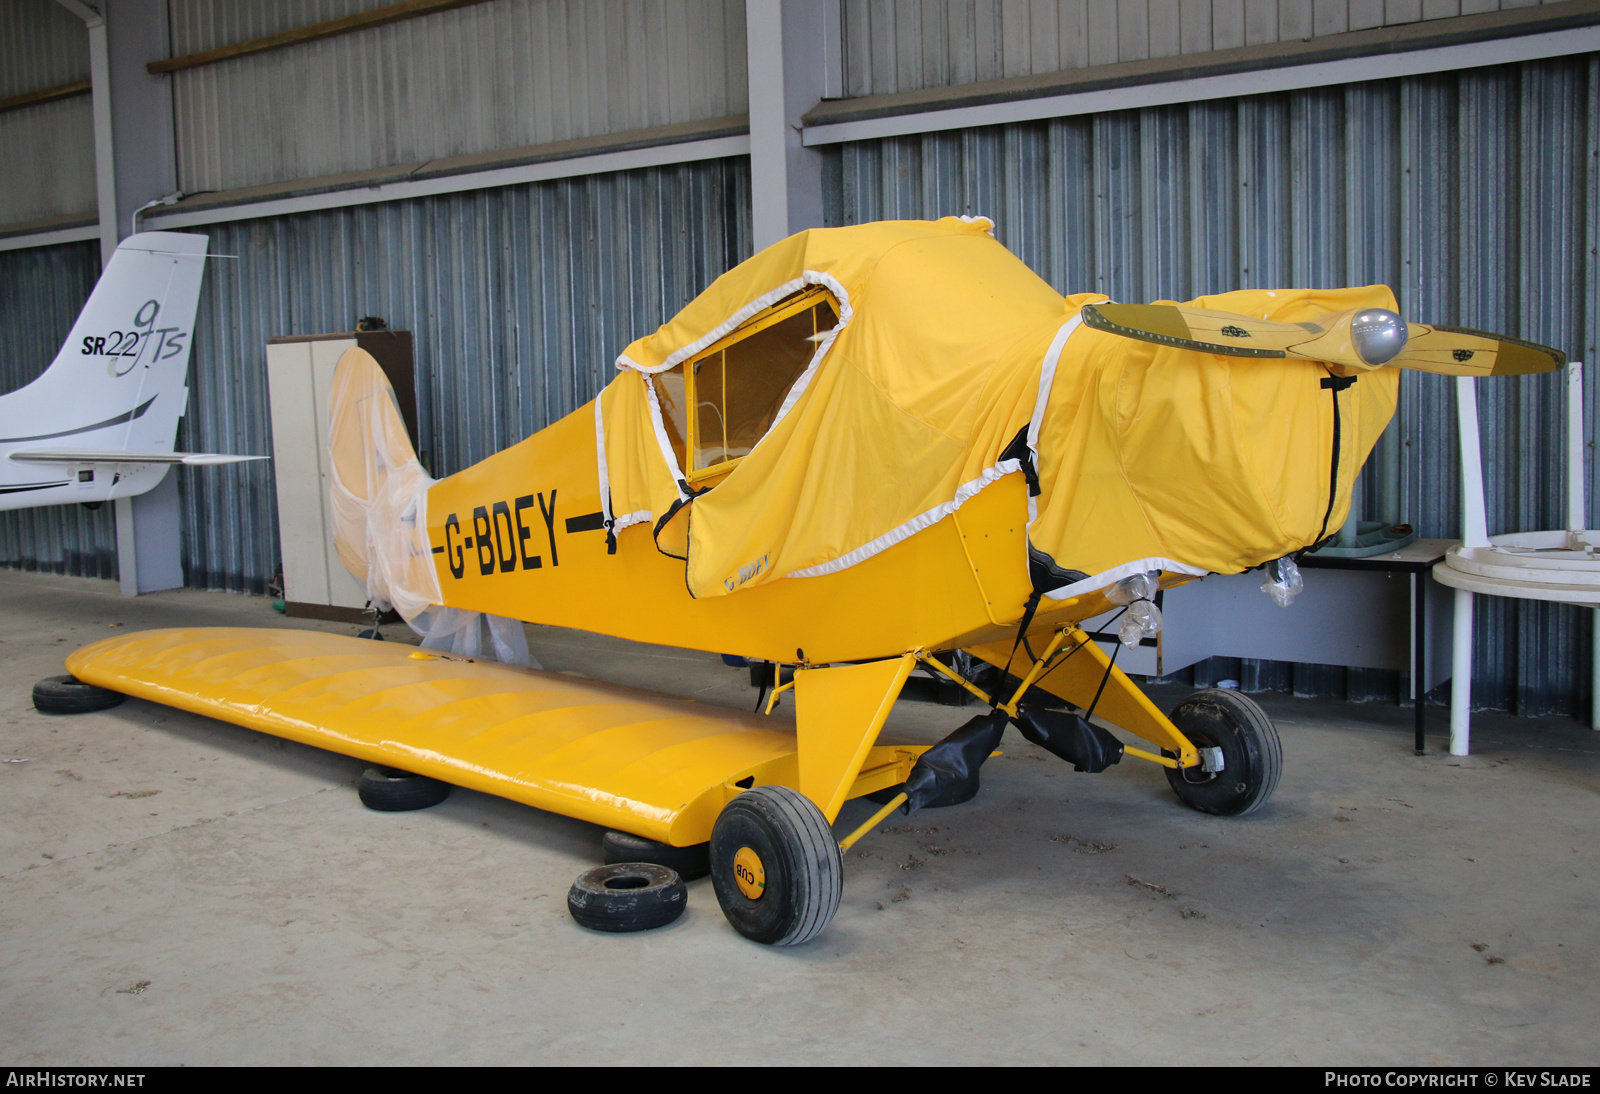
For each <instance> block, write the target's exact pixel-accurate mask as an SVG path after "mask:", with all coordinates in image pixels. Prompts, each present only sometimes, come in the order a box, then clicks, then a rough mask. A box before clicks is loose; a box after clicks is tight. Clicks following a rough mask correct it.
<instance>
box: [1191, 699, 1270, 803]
mask: <svg viewBox="0 0 1600 1094" xmlns="http://www.w3.org/2000/svg"><path fill="white" fill-rule="evenodd" d="M1170 717H1171V718H1172V724H1173V725H1175V726H1177V727H1178V729H1179V731H1180V732H1181V733H1182V734H1183V735H1184V736H1185V737H1187V738H1189V740H1190V741H1191V742H1192V743H1193V744H1194V746H1195V747H1196V748H1220V749H1222V770H1221V771H1219V772H1215V773H1211V772H1203V771H1201V770H1200V769H1199V768H1189V769H1188V770H1184V771H1178V770H1174V769H1173V768H1170V767H1168V768H1163V770H1164V771H1166V773H1167V782H1168V783H1169V784H1171V786H1172V789H1173V792H1174V793H1176V794H1177V795H1178V797H1179V798H1180V799H1181V800H1182V801H1183V803H1184V804H1185V805H1188V806H1190V807H1191V808H1194V809H1198V810H1200V812H1202V813H1214V814H1216V815H1217V816H1219V817H1242V816H1244V815H1245V814H1246V813H1250V812H1254V811H1255V810H1257V809H1259V808H1261V806H1262V805H1264V804H1266V801H1267V799H1268V798H1270V797H1272V792H1273V791H1274V790H1276V789H1277V788H1278V776H1279V775H1281V774H1282V773H1283V745H1282V743H1281V742H1280V741H1279V740H1278V731H1277V730H1276V729H1275V728H1273V725H1272V719H1271V718H1268V717H1267V712H1266V711H1264V710H1262V709H1261V707H1260V706H1259V705H1258V704H1257V703H1256V701H1255V700H1254V699H1251V698H1249V697H1247V696H1244V695H1240V694H1239V693H1238V692H1236V691H1229V690H1224V689H1222V688H1210V689H1208V690H1206V691H1197V692H1195V693H1194V694H1193V695H1191V696H1189V697H1188V698H1187V699H1185V700H1184V701H1183V702H1181V703H1179V704H1178V705H1177V706H1175V707H1173V708H1172V714H1171V715H1170Z"/></svg>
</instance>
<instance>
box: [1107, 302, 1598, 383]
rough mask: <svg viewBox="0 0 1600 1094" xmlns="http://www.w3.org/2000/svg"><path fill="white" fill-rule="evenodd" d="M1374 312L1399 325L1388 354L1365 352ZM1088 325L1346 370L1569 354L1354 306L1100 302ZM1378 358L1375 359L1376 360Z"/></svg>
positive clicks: (1475, 364)
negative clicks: (1262, 308)
mask: <svg viewBox="0 0 1600 1094" xmlns="http://www.w3.org/2000/svg"><path fill="white" fill-rule="evenodd" d="M1369 316H1387V317H1388V318H1389V320H1391V321H1392V323H1393V324H1394V327H1395V328H1396V333H1395V335H1394V336H1393V340H1392V341H1391V342H1389V343H1388V344H1387V349H1386V351H1385V352H1383V353H1382V354H1381V355H1377V356H1374V355H1373V354H1371V353H1370V352H1369V353H1368V354H1365V355H1364V354H1363V353H1362V346H1363V345H1367V344H1369V343H1367V342H1364V341H1363V339H1364V338H1365V337H1366V336H1367V335H1368V334H1369V332H1368V331H1364V330H1363V329H1362V326H1361V322H1362V320H1364V319H1366V318H1367V317H1369ZM1083 322H1084V325H1085V326H1087V327H1090V328H1092V329H1094V330H1099V331H1104V332H1106V333H1108V334H1116V335H1120V336H1122V337H1124V338H1133V339H1137V340H1138V341H1141V342H1154V343H1156V344H1157V345H1163V346H1171V347H1173V348H1174V349H1186V350H1193V351H1195V352H1197V353H1215V354H1220V355H1221V356H1224V357H1256V358H1263V357H1270V358H1280V359H1281V358H1298V359H1300V360H1305V361H1319V362H1322V363H1324V364H1329V365H1335V366H1339V367H1342V368H1344V369H1349V370H1355V371H1362V372H1364V371H1367V370H1369V369H1373V368H1379V367H1385V366H1387V367H1390V368H1409V369H1415V370H1417V371H1419V372H1435V373H1442V374H1444V375H1446V376H1517V375H1522V374H1525V373H1530V372H1553V371H1555V370H1556V369H1558V368H1561V367H1563V366H1564V365H1565V364H1566V363H1567V357H1566V354H1564V353H1562V352H1561V351H1560V350H1558V349H1552V348H1551V347H1549V346H1541V345H1539V344H1538V343H1536V342H1526V341H1523V340H1522V339H1520V338H1511V337H1508V336H1506V335H1503V334H1489V333H1486V332H1484V331H1479V330H1469V329H1467V328H1464V327H1444V326H1430V325H1427V324H1423V323H1405V324H1404V328H1405V329H1404V330H1403V331H1399V330H1398V328H1399V327H1400V326H1401V321H1400V318H1399V317H1398V316H1396V315H1394V313H1392V312H1384V311H1378V310H1376V309H1366V310H1351V311H1347V312H1340V313H1339V314H1337V315H1327V316H1321V317H1319V318H1318V319H1317V320H1315V321H1313V322H1305V323H1283V322H1278V321H1276V320H1272V319H1257V318H1253V317H1251V316H1248V315H1236V314H1234V313H1233V312H1225V311H1214V310H1211V309H1209V308H1193V307H1189V306H1187V305H1181V304H1094V305H1090V306H1088V307H1085V308H1084V309H1083ZM1369 358H1370V359H1369Z"/></svg>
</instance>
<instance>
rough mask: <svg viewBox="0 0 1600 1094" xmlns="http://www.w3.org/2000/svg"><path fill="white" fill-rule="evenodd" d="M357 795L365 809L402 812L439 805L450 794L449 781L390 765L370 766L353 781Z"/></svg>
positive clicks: (381, 811)
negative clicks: (397, 769)
mask: <svg viewBox="0 0 1600 1094" xmlns="http://www.w3.org/2000/svg"><path fill="white" fill-rule="evenodd" d="M356 796H357V797H358V798H360V799H361V804H362V805H364V806H366V807H367V808H368V809H376V810H378V812H380V813H404V812H406V811H407V810H411V809H427V808H428V807H429V806H432V805H438V804H439V803H440V802H442V801H444V800H445V799H446V798H448V797H449V796H450V784H449V783H446V782H440V781H439V780H438V779H430V778H428V777H427V776H426V775H413V774H412V773H411V772H409V771H396V770H395V769H394V768H392V767H369V768H367V769H366V770H365V771H363V772H362V773H361V779H360V781H359V782H357V783H356Z"/></svg>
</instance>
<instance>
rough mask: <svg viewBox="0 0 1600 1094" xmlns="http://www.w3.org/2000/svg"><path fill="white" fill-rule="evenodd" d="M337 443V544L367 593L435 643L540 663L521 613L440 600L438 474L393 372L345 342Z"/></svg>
mask: <svg viewBox="0 0 1600 1094" xmlns="http://www.w3.org/2000/svg"><path fill="white" fill-rule="evenodd" d="M328 443H329V448H330V449H331V454H332V457H333V458H332V462H331V466H332V471H333V474H332V487H331V490H330V495H331V499H332V502H333V505H332V509H333V525H334V528H333V542H334V547H335V549H336V550H337V551H338V552H339V560H340V561H341V562H343V563H344V565H345V568H346V569H348V570H349V571H350V573H351V574H353V575H354V576H355V578H356V580H357V581H361V582H363V583H364V584H365V585H366V589H367V600H368V601H369V602H370V603H371V604H372V605H373V606H374V607H376V608H378V609H379V610H380V611H384V610H388V609H390V608H393V609H394V610H395V611H396V612H399V613H400V616H401V618H403V619H404V620H405V621H406V623H407V624H409V625H410V627H411V629H412V630H414V631H416V632H417V633H418V634H420V635H422V639H423V641H422V644H423V646H424V647H426V648H428V649H435V650H440V651H443V652H446V653H450V654H454V655H456V656H459V657H493V658H494V659H495V660H497V661H500V662H502V663H504V664H508V665H521V666H523V667H525V668H538V667H540V666H539V665H538V664H537V662H535V661H534V659H533V656H532V655H531V654H530V653H529V652H528V640H527V637H526V635H524V634H523V632H522V624H521V623H520V622H518V621H517V620H514V619H505V618H503V617H501V616H496V615H487V614H485V613H483V612H469V611H463V610H461V609H460V608H446V607H442V606H440V605H441V601H442V600H443V599H444V597H443V595H442V593H441V592H440V589H439V575H438V574H437V573H435V571H434V568H433V554H432V549H431V547H430V545H429V543H428V489H429V487H431V486H433V484H434V479H433V478H432V477H431V476H430V475H429V474H428V473H427V472H426V471H424V470H423V469H422V464H421V462H420V461H419V460H418V459H417V453H416V450H415V449H413V448H412V447H411V439H410V438H409V437H408V436H407V435H406V427H405V422H404V421H403V420H402V419H401V417H400V410H399V407H398V406H397V405H396V403H395V398H394V389H393V388H392V387H390V386H389V378H388V377H387V376H385V375H384V374H383V369H382V368H380V367H379V366H378V362H377V361H376V360H374V359H373V357H372V355H371V354H369V353H367V352H366V351H365V350H362V349H349V350H346V351H345V353H344V355H343V356H342V357H340V358H339V363H338V365H337V367H336V368H335V370H334V374H333V398H332V403H331V406H330V408H329V412H328ZM485 632H487V635H488V640H487V641H485Z"/></svg>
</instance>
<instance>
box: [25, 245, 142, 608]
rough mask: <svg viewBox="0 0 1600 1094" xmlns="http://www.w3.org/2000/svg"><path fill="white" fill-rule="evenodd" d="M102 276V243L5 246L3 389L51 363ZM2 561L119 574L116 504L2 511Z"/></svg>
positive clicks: (55, 570)
mask: <svg viewBox="0 0 1600 1094" xmlns="http://www.w3.org/2000/svg"><path fill="white" fill-rule="evenodd" d="M99 276H100V244H99V243H98V242H93V241H91V242H87V243H68V244H64V245H62V246H59V247H37V248H33V249H31V250H23V251H0V331H4V332H5V337H4V339H3V340H0V392H6V391H14V390H16V389H17V388H19V387H21V386H23V385H24V384H26V383H28V382H29V381H31V380H33V379H34V378H35V377H37V376H38V375H39V374H40V373H42V372H44V370H45V369H46V368H48V367H49V366H50V362H51V361H53V360H54V359H55V356H56V351H57V350H59V349H60V348H61V343H62V342H63V341H64V340H65V339H66V337H67V334H68V332H70V331H71V330H72V322H73V320H75V319H77V318H78V312H79V311H80V310H82V308H83V304H84V301H86V300H88V299H89V292H90V290H92V289H93V288H94V283H95V280H96V279H97V278H99ZM0 566H9V567H16V568H20V569H25V570H48V571H51V572H53V573H58V574H73V575H76V576H78V577H108V578H109V577H116V576H117V531H116V522H115V520H114V519H113V517H112V508H111V506H109V505H105V506H102V507H101V508H99V509H97V510H93V511H90V510H88V509H85V508H83V507H82V506H81V505H52V506H46V507H44V508H40V509H19V510H13V511H11V512H4V513H0Z"/></svg>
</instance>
